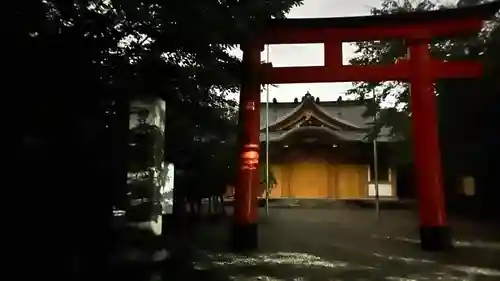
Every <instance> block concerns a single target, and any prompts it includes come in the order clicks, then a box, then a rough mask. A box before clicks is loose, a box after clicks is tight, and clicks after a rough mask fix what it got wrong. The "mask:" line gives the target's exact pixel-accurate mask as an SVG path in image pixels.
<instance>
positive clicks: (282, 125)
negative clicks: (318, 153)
mask: <svg viewBox="0 0 500 281" xmlns="http://www.w3.org/2000/svg"><path fill="white" fill-rule="evenodd" d="M308 121H314V123H315V126H325V127H329V128H331V129H336V130H355V131H357V130H363V129H366V127H362V126H359V125H356V124H354V123H352V122H350V121H348V120H345V119H343V118H340V117H338V116H333V115H331V114H330V113H329V112H328V111H326V110H324V109H323V108H322V107H321V106H320V105H318V104H317V103H315V102H314V99H313V98H312V96H310V94H306V96H305V97H304V98H303V100H302V102H301V103H300V104H298V105H297V106H296V107H295V108H294V109H292V110H291V111H290V112H288V113H287V114H285V115H283V116H281V117H280V118H278V119H277V120H276V121H274V122H273V123H270V124H269V130H271V131H285V130H291V129H293V128H296V127H300V126H302V125H304V124H305V123H306V122H308ZM313 126H314V125H313ZM265 128H266V126H265V124H264V126H261V130H265Z"/></svg>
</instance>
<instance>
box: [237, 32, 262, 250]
mask: <svg viewBox="0 0 500 281" xmlns="http://www.w3.org/2000/svg"><path fill="white" fill-rule="evenodd" d="M241 49H242V51H243V75H242V81H241V92H240V103H239V120H238V121H239V122H238V123H239V124H238V129H239V132H238V146H239V148H238V160H237V161H238V163H237V167H238V168H237V179H236V186H235V194H234V215H233V224H232V233H231V235H232V246H233V249H234V250H235V251H250V250H254V249H256V248H257V245H258V239H257V237H258V227H257V220H258V212H259V209H258V200H257V196H258V194H259V169H258V168H259V150H260V139H259V137H260V79H259V75H260V74H259V73H260V71H259V70H260V63H261V61H260V54H261V52H262V51H263V49H264V45H263V44H261V43H258V42H256V41H250V42H248V43H246V44H243V45H242V47H241Z"/></svg>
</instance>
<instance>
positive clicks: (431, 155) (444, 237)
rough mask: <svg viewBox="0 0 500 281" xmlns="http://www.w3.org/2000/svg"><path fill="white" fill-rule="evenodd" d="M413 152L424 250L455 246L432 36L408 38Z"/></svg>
mask: <svg viewBox="0 0 500 281" xmlns="http://www.w3.org/2000/svg"><path fill="white" fill-rule="evenodd" d="M407 42H408V45H409V48H408V49H409V50H408V53H409V64H410V68H411V72H410V101H411V107H412V129H413V138H414V141H413V152H414V153H413V155H414V159H415V172H416V179H417V190H418V192H417V193H418V202H419V218H420V239H421V245H422V248H423V249H424V250H429V251H433V250H446V249H451V248H452V239H451V231H450V228H449V226H448V223H447V218H446V204H445V195H444V189H443V179H442V168H441V167H442V165H441V151H440V148H439V134H438V120H437V110H436V98H435V94H434V92H435V88H434V80H435V77H433V75H432V73H431V66H432V58H431V54H430V50H429V42H430V38H425V37H424V38H419V39H412V40H408V41H407Z"/></svg>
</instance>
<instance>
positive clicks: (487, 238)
mask: <svg viewBox="0 0 500 281" xmlns="http://www.w3.org/2000/svg"><path fill="white" fill-rule="evenodd" d="M261 217H262V218H264V217H265V215H264V214H263V213H262V214H261ZM450 225H451V226H452V229H453V233H454V237H455V240H456V241H455V249H454V250H453V251H451V252H447V253H426V252H423V251H422V250H420V248H419V245H418V222H417V220H416V215H415V214H413V213H412V211H408V210H407V211H401V210H384V211H383V212H382V214H381V219H380V220H379V221H377V220H376V217H375V213H374V211H373V210H366V209H365V210H343V209H271V210H270V217H269V218H268V219H262V222H261V224H260V228H259V236H260V237H259V239H260V241H259V242H260V247H259V250H258V251H257V252H255V253H252V254H248V255H235V254H231V253H230V251H229V250H228V245H229V242H228V239H229V223H228V221H224V222H218V223H213V222H212V223H209V222H205V223H201V224H200V225H199V226H198V227H197V228H196V229H195V231H194V232H193V235H194V236H193V237H192V238H193V240H194V241H195V245H196V247H197V248H198V251H197V253H198V254H196V255H195V256H193V258H194V260H196V262H195V265H194V266H195V269H196V271H197V272H199V273H198V274H201V275H200V277H199V278H202V279H203V280H208V277H201V276H202V275H203V274H204V275H203V276H208V275H207V274H209V275H210V278H212V279H219V280H406V281H410V280H500V231H499V230H500V227H498V226H493V225H480V224H478V223H476V222H472V221H464V220H458V219H451V220H450ZM199 278H196V279H198V280H201V279H199ZM167 279H168V278H167ZM167 279H164V280H167Z"/></svg>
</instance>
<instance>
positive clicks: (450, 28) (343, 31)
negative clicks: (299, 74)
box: [261, 18, 483, 44]
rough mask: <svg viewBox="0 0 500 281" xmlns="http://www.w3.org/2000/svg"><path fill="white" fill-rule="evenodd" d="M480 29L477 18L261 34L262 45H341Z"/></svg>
mask: <svg viewBox="0 0 500 281" xmlns="http://www.w3.org/2000/svg"><path fill="white" fill-rule="evenodd" d="M482 26H483V20H482V19H480V18H468V19H457V20H444V21H442V22H429V23H419V24H411V23H402V24H400V25H394V26H385V25H383V26H369V27H353V28H317V29H308V28H281V27H275V28H273V27H270V28H268V29H267V30H265V31H263V33H262V37H261V40H262V42H263V43H264V44H301V43H302V44H304V43H324V42H327V41H329V40H332V39H337V40H341V41H343V42H355V41H370V40H382V39H389V38H404V39H413V38H418V39H422V38H423V37H425V38H429V39H430V38H434V37H452V36H457V35H463V34H471V33H477V32H479V30H481V28H482Z"/></svg>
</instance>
